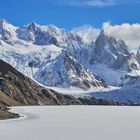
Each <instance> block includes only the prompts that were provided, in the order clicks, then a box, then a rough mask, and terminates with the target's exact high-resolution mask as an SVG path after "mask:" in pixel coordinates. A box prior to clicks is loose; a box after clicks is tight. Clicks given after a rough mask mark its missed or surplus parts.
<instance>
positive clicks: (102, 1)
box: [50, 0, 140, 7]
mask: <svg viewBox="0 0 140 140" xmlns="http://www.w3.org/2000/svg"><path fill="white" fill-rule="evenodd" d="M50 2H52V0H50ZM53 3H54V4H57V5H69V6H89V7H106V6H114V5H121V4H130V3H140V1H139V0H55V1H53Z"/></svg>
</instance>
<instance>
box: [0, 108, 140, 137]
mask: <svg viewBox="0 0 140 140" xmlns="http://www.w3.org/2000/svg"><path fill="white" fill-rule="evenodd" d="M12 111H15V112H19V113H20V114H22V115H24V117H21V118H19V119H13V120H4V121H0V139H1V140H138V139H140V132H139V130H140V107H114V106H41V107H40V106H37V107H35V106H34V107H13V108H12Z"/></svg>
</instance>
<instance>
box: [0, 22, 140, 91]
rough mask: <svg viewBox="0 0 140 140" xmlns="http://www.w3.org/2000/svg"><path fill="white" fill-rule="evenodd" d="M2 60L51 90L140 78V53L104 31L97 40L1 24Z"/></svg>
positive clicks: (34, 26)
mask: <svg viewBox="0 0 140 140" xmlns="http://www.w3.org/2000/svg"><path fill="white" fill-rule="evenodd" d="M0 58H1V59H2V60H4V61H6V62H8V63H10V64H11V65H12V66H14V67H15V68H16V69H17V70H19V71H20V72H22V73H24V74H25V75H26V76H29V77H31V78H33V79H34V80H36V81H37V82H39V83H41V84H43V85H45V86H49V87H64V88H70V87H78V88H82V89H92V88H97V87H98V88H100V87H102V88H106V87H108V86H120V87H122V86H124V87H125V86H127V84H128V83H131V81H133V77H139V76H140V53H139V51H137V52H135V53H134V52H130V51H129V48H128V46H127V44H126V43H125V42H124V41H123V40H121V39H119V40H118V39H116V38H114V37H112V36H110V35H108V34H107V32H106V31H105V30H102V31H101V32H100V34H99V36H98V37H97V39H96V41H95V42H93V41H91V42H90V41H89V42H88V43H87V41H85V40H84V39H83V38H82V37H80V36H79V35H78V34H76V33H75V32H74V31H65V30H63V29H61V28H58V27H56V26H54V25H48V26H41V25H39V24H36V23H31V24H28V25H26V26H23V27H15V26H13V25H11V24H10V23H8V22H7V21H5V20H2V21H0Z"/></svg>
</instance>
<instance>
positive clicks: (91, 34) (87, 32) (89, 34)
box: [72, 25, 100, 43]
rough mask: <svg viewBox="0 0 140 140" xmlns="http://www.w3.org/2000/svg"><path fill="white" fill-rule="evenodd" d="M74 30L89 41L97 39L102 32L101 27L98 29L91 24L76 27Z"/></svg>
mask: <svg viewBox="0 0 140 140" xmlns="http://www.w3.org/2000/svg"><path fill="white" fill-rule="evenodd" d="M72 31H74V32H76V33H77V34H78V35H79V36H81V37H82V38H83V40H84V41H85V42H87V43H89V42H91V41H95V40H96V38H97V37H98V35H99V34H100V29H96V28H94V27H92V26H90V25H83V26H81V27H77V28H74V29H73V30H72Z"/></svg>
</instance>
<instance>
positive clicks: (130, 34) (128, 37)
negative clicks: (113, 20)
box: [102, 23, 140, 48]
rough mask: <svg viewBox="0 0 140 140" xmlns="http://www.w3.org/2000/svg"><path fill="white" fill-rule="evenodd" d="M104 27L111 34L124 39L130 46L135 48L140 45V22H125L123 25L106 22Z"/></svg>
mask: <svg viewBox="0 0 140 140" xmlns="http://www.w3.org/2000/svg"><path fill="white" fill-rule="evenodd" d="M102 28H103V29H104V31H105V33H106V34H108V35H109V36H113V37H115V38H117V39H122V40H124V41H125V42H126V43H127V45H128V46H129V47H132V48H135V47H138V46H140V24H138V23H136V24H129V23H124V24H121V25H111V24H110V23H104V24H103V27H102Z"/></svg>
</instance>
